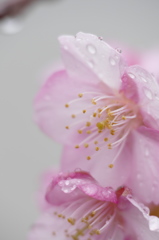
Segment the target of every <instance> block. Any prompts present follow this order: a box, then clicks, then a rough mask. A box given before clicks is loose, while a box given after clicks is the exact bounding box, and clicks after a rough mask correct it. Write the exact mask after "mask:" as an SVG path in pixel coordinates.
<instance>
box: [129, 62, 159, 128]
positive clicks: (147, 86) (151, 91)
mask: <svg viewBox="0 0 159 240" xmlns="http://www.w3.org/2000/svg"><path fill="white" fill-rule="evenodd" d="M127 74H128V76H129V77H128V78H127V85H128V86H129V84H130V87H131V88H132V93H131V95H132V96H131V98H132V99H133V100H134V101H135V102H138V105H139V108H140V111H141V114H142V120H143V122H144V123H145V124H146V125H147V126H150V127H152V128H158V129H159V114H158V108H159V84H158V82H157V80H156V79H155V78H154V77H153V76H152V74H150V73H148V72H147V71H146V70H144V69H142V68H141V67H139V66H131V67H128V69H127ZM124 84H125V83H124ZM124 89H125V94H126V96H127V91H128V96H127V97H129V94H130V91H129V90H130V88H129V87H128V88H127V87H126V85H125V87H124Z"/></svg>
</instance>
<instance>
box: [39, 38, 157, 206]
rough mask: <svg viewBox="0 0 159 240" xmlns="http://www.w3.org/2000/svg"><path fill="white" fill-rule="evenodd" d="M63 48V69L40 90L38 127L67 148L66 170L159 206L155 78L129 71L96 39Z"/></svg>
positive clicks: (113, 51)
mask: <svg viewBox="0 0 159 240" xmlns="http://www.w3.org/2000/svg"><path fill="white" fill-rule="evenodd" d="M59 41H60V44H61V52H62V58H63V62H64V65H65V68H64V69H62V70H61V71H57V72H55V73H53V74H52V75H51V76H50V77H49V79H48V80H47V81H46V83H45V84H44V86H43V87H42V88H41V89H40V91H39V93H38V95H37V97H36V99H35V111H36V116H35V120H36V122H37V124H38V125H39V126H40V128H41V129H42V130H43V131H44V132H45V133H46V134H48V135H49V136H50V137H51V138H53V139H55V140H57V141H59V142H61V143H63V144H65V146H66V147H65V150H64V153H63V161H62V169H64V170H74V169H75V168H77V167H80V168H82V169H84V170H86V171H90V172H91V174H92V175H93V176H94V177H95V178H96V179H97V180H98V181H99V182H100V184H102V186H105V183H107V185H109V186H112V187H113V188H117V187H118V186H120V185H123V184H125V182H127V184H128V186H129V187H130V188H132V190H133V192H134V194H135V195H136V196H137V197H138V198H139V199H140V200H141V201H143V202H151V201H153V202H154V203H156V204H158V203H159V184H158V182H159V174H158V169H159V155H158V142H159V112H158V109H159V85H158V82H157V81H156V79H155V77H154V76H153V75H152V74H151V73H149V72H147V71H146V70H145V69H143V68H142V67H140V66H137V65H133V66H127V64H126V63H125V62H124V60H123V58H122V54H121V53H119V51H118V50H116V49H113V48H111V47H110V46H109V45H108V44H107V43H106V42H104V41H103V40H102V39H101V38H98V37H96V36H94V35H92V34H84V33H78V34H77V35H76V36H75V37H74V36H62V37H60V38H59ZM66 159H67V160H66ZM145 185H146V187H144V186H145Z"/></svg>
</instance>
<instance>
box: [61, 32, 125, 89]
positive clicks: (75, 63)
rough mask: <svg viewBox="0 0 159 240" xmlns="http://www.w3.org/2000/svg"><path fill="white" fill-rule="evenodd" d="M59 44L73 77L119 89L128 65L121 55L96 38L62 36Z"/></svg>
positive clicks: (79, 34) (78, 35)
mask: <svg viewBox="0 0 159 240" xmlns="http://www.w3.org/2000/svg"><path fill="white" fill-rule="evenodd" d="M59 41H60V43H61V49H62V56H63V60H64V64H65V66H66V69H67V71H68V73H69V75H70V76H73V77H76V78H78V79H80V80H81V81H83V80H84V81H85V82H87V81H88V82H90V83H91V84H94V83H97V82H98V81H102V82H104V83H105V84H106V85H107V86H108V87H110V88H113V89H118V88H119V86H120V84H121V81H120V79H121V76H122V74H123V72H124V63H123V60H122V58H121V55H120V53H119V52H118V51H116V50H114V49H113V48H111V47H110V46H109V45H108V44H106V43H105V42H104V41H103V40H101V39H100V38H98V37H97V36H95V35H92V34H85V33H78V34H77V35H76V36H75V37H73V36H61V37H60V38H59Z"/></svg>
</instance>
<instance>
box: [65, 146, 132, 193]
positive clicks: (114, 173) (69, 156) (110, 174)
mask: <svg viewBox="0 0 159 240" xmlns="http://www.w3.org/2000/svg"><path fill="white" fill-rule="evenodd" d="M118 151H119V149H118V148H115V149H108V148H107V147H105V148H103V149H101V150H99V151H95V150H94V149H92V148H91V147H90V148H84V147H80V148H79V149H75V148H72V147H69V146H66V147H65V148H64V151H63V155H62V164H61V167H62V170H63V171H74V170H75V169H76V168H80V169H82V170H85V171H89V172H90V173H91V174H92V175H93V176H94V177H95V179H97V181H98V182H99V183H100V184H101V185H102V186H103V187H104V186H111V187H113V188H114V189H116V188H118V187H120V186H122V185H125V182H126V181H127V179H128V176H129V174H130V169H131V167H130V164H131V163H130V162H129V160H128V159H129V158H130V156H131V153H130V152H129V149H128V148H126V147H124V148H123V150H122V151H121V153H120V154H119V156H118V157H117V155H118ZM87 156H91V159H90V160H87ZM115 157H117V159H116V161H115V163H114V167H113V168H110V167H109V165H110V164H111V163H112V159H114V158H115Z"/></svg>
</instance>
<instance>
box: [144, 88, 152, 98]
mask: <svg viewBox="0 0 159 240" xmlns="http://www.w3.org/2000/svg"><path fill="white" fill-rule="evenodd" d="M144 93H145V95H146V97H147V98H148V99H150V100H152V92H151V91H150V89H148V88H144Z"/></svg>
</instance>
